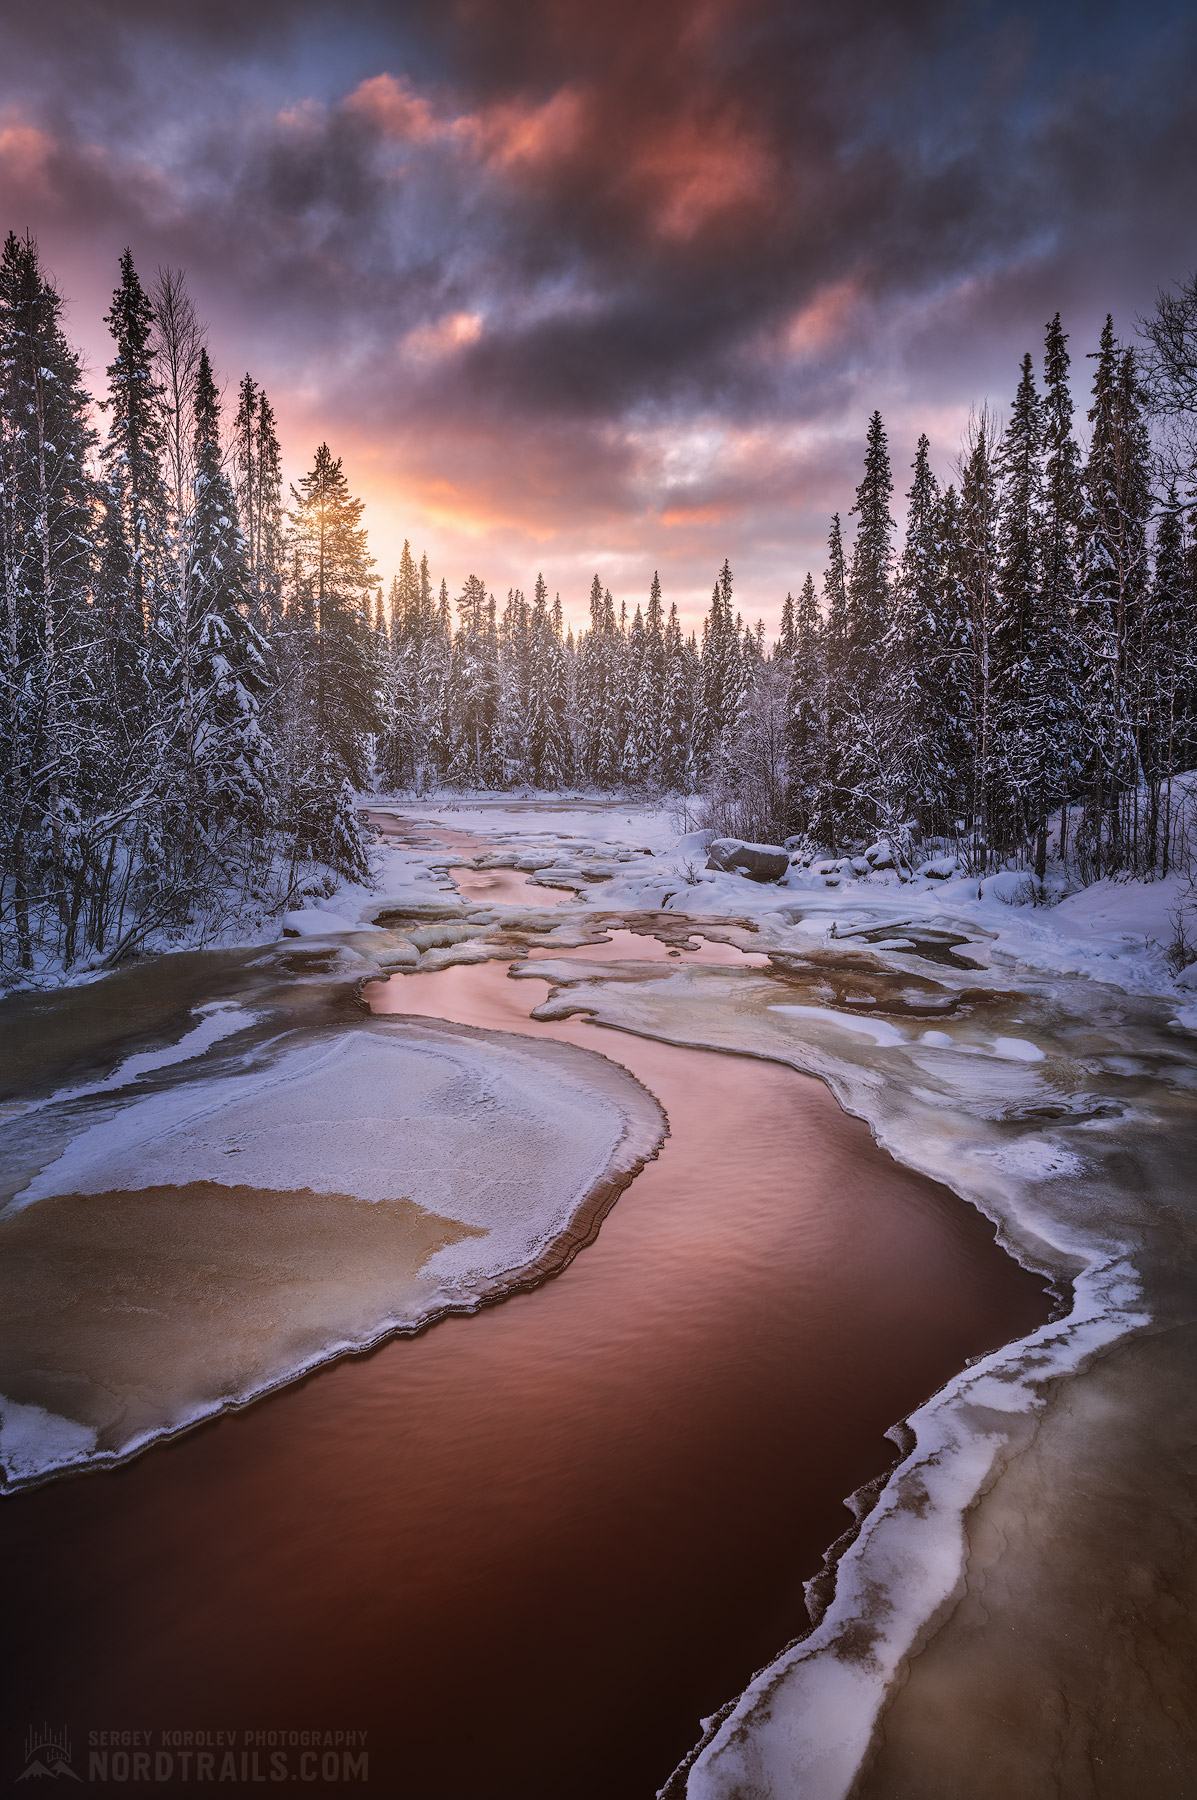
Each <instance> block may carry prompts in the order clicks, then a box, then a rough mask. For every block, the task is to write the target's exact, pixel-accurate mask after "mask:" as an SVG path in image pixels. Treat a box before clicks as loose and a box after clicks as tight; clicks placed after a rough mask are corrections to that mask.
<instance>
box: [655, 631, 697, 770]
mask: <svg viewBox="0 0 1197 1800" xmlns="http://www.w3.org/2000/svg"><path fill="white" fill-rule="evenodd" d="M664 654H665V683H664V693H663V696H662V700H661V740H660V746H661V747H660V761H659V763H658V768H659V780H660V784H661V788H662V791H663V792H665V793H667V794H687V793H689V792H690V791H691V789H692V788H693V786H694V756H693V741H692V727H693V718H694V703H695V694H696V689H697V679H696V675H697V672H696V669H695V667H694V664H695V661H696V658H695V657H694V654H693V651H692V650H691V649H690V648H689V647H688V646H687V643H686V640H685V638H684V637H683V635H682V627H681V621H680V620H679V618H678V614H677V603H676V601H673V602H671V603H670V607H669V618H668V620H667V622H666V625H665V641H664Z"/></svg>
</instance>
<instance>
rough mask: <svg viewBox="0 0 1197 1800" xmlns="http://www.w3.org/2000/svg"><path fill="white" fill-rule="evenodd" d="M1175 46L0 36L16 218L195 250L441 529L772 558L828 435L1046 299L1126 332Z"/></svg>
mask: <svg viewBox="0 0 1197 1800" xmlns="http://www.w3.org/2000/svg"><path fill="white" fill-rule="evenodd" d="M1195 42H1197V30H1195V27H1194V24H1193V22H1192V21H1191V20H1190V19H1189V17H1188V15H1187V13H1186V11H1185V10H1184V9H1181V8H1170V7H1167V6H1163V5H1156V6H1149V7H1146V8H1138V9H1134V10H1132V9H1131V8H1129V7H1125V8H1124V7H1121V6H1116V5H1106V6H1093V5H1088V6H1079V5H1078V6H1076V7H1069V6H1057V7H1054V8H1052V9H1045V8H1041V7H1034V8H1025V9H1019V8H1011V7H994V6H982V5H961V4H959V0H955V3H953V4H938V3H935V0H925V3H914V4H904V5H902V6H901V7H895V6H893V5H892V4H891V3H890V0H847V3H846V4H841V5H838V6H837V7H835V8H834V9H833V8H831V7H827V6H825V5H822V4H813V3H812V4H805V5H794V4H785V3H784V0H687V3H686V4H679V3H678V0H654V4H652V5H645V4H643V0H638V3H637V4H631V3H630V0H613V3H610V4H608V5H606V6H604V7H602V8H596V7H594V6H593V4H590V3H586V4H583V3H582V0H525V3H524V4H513V3H512V0H458V3H457V4H448V5H447V4H444V0H438V3H437V4H432V3H431V0H429V3H428V4H422V3H420V4H415V3H413V4H408V5H402V6H393V5H392V6H383V5H378V6H371V5H368V4H364V3H359V4H351V5H349V6H339V7H337V8H335V9H334V8H333V7H331V6H328V5H303V4H300V5H286V6H283V5H281V4H280V5H275V4H273V3H272V0H266V3H258V4H255V5H254V6H253V7H251V8H245V7H244V6H234V5H232V4H216V5H213V4H206V5H205V6H203V7H192V8H176V9H173V10H172V11H170V12H169V13H165V12H164V10H163V9H162V8H161V7H160V6H158V5H150V4H148V3H145V4H142V3H139V0H125V3H124V4H119V5H116V4H113V5H101V4H93V5H86V4H81V3H80V0H71V3H70V4H69V5H67V4H65V3H64V0H47V3H46V4H42V5H38V6H37V7H34V6H32V5H28V4H26V5H21V6H18V7H15V8H14V7H11V6H10V7H9V8H8V9H7V10H6V13H5V17H4V22H3V24H2V25H0V50H2V51H3V57H2V60H0V109H2V110H0V175H2V178H3V189H2V191H3V194H4V198H5V203H6V204H5V209H4V210H5V211H6V213H7V215H8V218H9V220H10V221H11V222H12V223H13V224H15V225H16V226H17V227H18V228H20V227H22V226H24V225H25V224H26V223H28V224H30V225H32V226H33V227H34V229H35V230H37V231H38V232H39V233H40V234H41V235H42V237H43V241H44V242H45V243H46V244H47V247H48V248H49V250H50V251H51V253H52V255H53V256H56V257H57V258H58V260H59V261H62V260H63V259H67V260H68V261H70V260H71V259H72V258H73V259H74V260H73V262H72V263H71V269H72V274H73V275H75V278H76V284H77V285H78V276H77V273H76V271H78V270H79V269H80V268H81V266H82V264H81V261H80V258H81V256H82V255H83V251H82V250H81V248H80V247H81V246H85V247H86V253H87V255H88V256H89V257H91V258H92V259H93V260H94V258H95V257H96V256H97V255H99V254H100V253H101V249H102V251H103V254H104V255H106V256H107V258H108V260H109V262H111V261H112V260H114V258H115V254H116V252H117V251H118V250H119V248H120V247H121V245H122V244H123V242H125V241H126V240H127V241H130V242H132V243H133V245H134V249H135V253H136V255H137V256H138V258H139V260H142V261H144V262H145V263H147V264H149V265H151V266H152V264H153V262H155V261H159V260H170V261H172V262H176V263H183V264H185V265H186V266H187V268H188V269H189V271H190V272H191V276H192V280H193V283H194V284H195V285H196V287H197V290H198V291H200V292H201V294H202V299H203V304H204V306H205V308H206V309H207V310H208V312H209V316H210V317H211V319H212V322H213V326H214V329H215V330H217V331H218V333H219V338H220V342H221V343H225V344H228V345H229V346H230V347H232V348H231V349H230V354H232V355H235V356H236V357H237V359H238V360H240V361H242V362H244V361H253V363H254V366H255V367H256V368H257V369H259V370H260V372H261V373H262V374H263V375H264V377H265V378H266V379H267V380H268V381H269V382H271V383H272V384H273V385H274V386H275V387H276V388H278V387H280V386H281V387H282V388H283V389H284V390H293V392H292V401H293V406H294V408H296V409H298V410H299V411H301V412H304V413H305V416H310V417H312V418H313V419H315V418H322V419H327V421H328V423H327V427H323V426H322V427H321V428H322V429H324V428H327V430H328V432H329V433H330V435H331V434H333V433H334V432H335V431H338V430H340V431H343V432H346V433H348V434H349V435H350V436H351V437H352V438H353V439H354V440H355V441H356V442H357V443H358V444H360V445H361V446H362V447H363V449H365V448H367V447H370V446H372V447H373V449H372V452H371V453H372V454H374V455H376V457H377V459H378V466H379V469H380V470H384V469H387V468H389V469H390V470H391V471H392V472H393V474H394V475H395V476H396V478H398V477H399V476H400V475H401V476H402V478H403V480H404V481H405V482H406V483H407V484H408V486H409V491H410V490H411V489H412V488H413V487H414V490H415V497H416V504H417V507H421V506H422V507H424V509H425V512H426V514H427V516H428V517H430V518H435V517H437V516H440V517H441V518H442V519H445V520H450V519H453V518H455V517H460V518H463V519H465V518H468V519H470V520H472V521H473V522H474V526H475V527H476V528H477V529H478V530H480V531H485V532H489V533H491V534H492V535H494V534H496V533H497V534H498V535H499V536H500V537H502V536H503V534H504V533H506V534H507V536H508V538H509V539H510V540H511V541H513V542H514V541H515V540H516V539H518V538H519V536H520V533H521V532H524V533H525V534H527V533H529V532H531V533H532V534H533V535H536V534H537V533H539V534H540V536H541V538H542V540H543V539H544V538H545V537H548V536H551V535H552V534H553V533H557V534H558V535H559V536H560V535H561V534H564V533H567V532H568V530H569V529H570V528H571V527H570V522H571V521H572V522H573V524H574V525H576V526H577V528H578V529H579V530H582V531H583V534H584V535H585V534H587V533H588V534H589V536H588V538H587V545H586V547H587V548H588V547H589V541H590V539H591V538H594V536H595V534H596V532H597V531H598V530H599V529H600V528H601V529H603V530H605V531H606V532H607V533H608V536H609V538H610V539H611V540H612V541H617V542H622V543H623V544H625V545H627V546H628V547H629V549H628V553H629V555H630V554H632V548H631V547H632V546H634V545H635V544H636V543H640V542H643V541H644V540H645V538H646V536H647V535H648V534H649V529H650V526H651V524H652V521H653V520H657V521H658V522H659V521H660V520H661V519H662V518H664V519H668V520H672V521H674V523H672V524H670V525H667V526H664V527H662V529H665V530H667V531H671V532H673V533H675V534H676V533H678V532H682V533H683V535H685V534H686V533H687V532H688V533H689V536H688V538H687V541H689V542H692V543H693V544H694V545H695V546H696V550H695V554H698V549H697V546H699V545H700V544H701V552H702V554H703V555H705V554H706V552H707V540H706V537H705V536H704V535H703V534H704V533H710V534H715V535H718V534H719V533H722V541H724V542H726V543H733V542H734V541H735V540H736V538H737V536H738V535H743V536H750V537H751V540H752V542H753V543H755V544H762V543H768V544H771V545H774V546H777V547H778V549H777V557H778V558H781V557H782V556H783V553H784V548H785V546H784V539H785V534H786V529H787V527H786V525H785V520H786V519H787V518H789V519H790V520H791V522H792V521H793V520H794V519H796V518H799V517H803V518H804V517H805V513H804V508H807V509H808V508H809V505H810V502H811V500H812V497H813V495H814V493H815V491H816V490H817V491H818V494H819V498H820V500H821V499H822V496H823V490H824V489H827V488H831V487H833V486H834V485H835V483H836V482H839V481H842V482H843V483H845V484H846V485H847V486H848V488H849V491H847V492H841V495H840V501H839V503H840V504H845V503H846V502H847V500H848V499H850V483H851V479H852V476H851V460H850V457H849V453H848V451H847V449H846V441H847V439H846V424H847V421H848V420H849V418H850V419H851V421H852V425H853V429H854V430H858V429H859V424H860V422H861V421H862V420H863V415H864V413H865V412H867V410H869V408H871V406H872V405H873V404H881V405H882V406H883V408H885V409H886V410H887V412H889V411H891V410H892V411H893V412H894V413H895V415H896V416H897V417H898V420H899V435H901V433H902V432H903V431H905V430H906V426H905V424H904V423H903V421H904V420H906V419H907V418H908V416H909V415H911V414H913V413H917V411H918V407H919V404H920V403H921V404H923V405H924V406H925V408H926V409H927V411H928V413H929V414H931V415H932V416H934V417H939V416H942V415H943V414H944V413H945V412H946V411H948V410H950V409H951V408H952V407H953V406H954V407H955V408H956V409H957V411H966V410H967V405H968V403H969V401H970V400H972V399H976V398H980V397H984V395H985V394H987V393H988V394H990V395H991V397H993V398H1001V397H1002V395H1003V394H1004V392H1005V390H1006V389H1007V388H1009V387H1010V386H1011V385H1012V381H1013V371H1014V364H1015V360H1016V357H1017V355H1018V354H1020V353H1021V351H1022V349H1023V348H1032V349H1034V348H1037V346H1038V342H1039V339H1040V334H1041V331H1042V326H1043V322H1044V320H1045V319H1046V318H1047V317H1048V316H1049V314H1050V312H1052V311H1054V310H1055V308H1056V307H1057V306H1061V307H1062V308H1064V309H1065V311H1066V312H1068V311H1070V310H1071V311H1073V312H1075V313H1076V315H1077V316H1078V318H1079V320H1080V328H1081V329H1082V330H1083V331H1085V332H1090V333H1091V331H1092V329H1093V328H1094V322H1095V320H1096V319H1097V317H1098V316H1099V314H1101V313H1104V311H1105V310H1106V309H1107V308H1112V309H1113V310H1114V311H1115V313H1116V314H1118V315H1120V316H1119V323H1120V325H1121V326H1122V328H1123V329H1124V330H1129V329H1130V327H1131V325H1132V315H1133V312H1134V310H1135V309H1136V308H1142V307H1143V306H1145V305H1146V304H1148V303H1149V301H1150V297H1151V293H1152V291H1153V289H1154V287H1155V286H1156V285H1157V283H1159V282H1167V281H1169V280H1171V279H1173V278H1175V277H1176V276H1177V275H1179V274H1182V273H1184V272H1185V271H1186V270H1187V269H1188V268H1189V267H1190V266H1191V265H1192V264H1193V263H1194V262H1197V243H1195V242H1194V241H1193V233H1194V227H1193V224H1192V220H1193V208H1192V173H1191V172H1192V170H1193V168H1194V166H1195V165H1194V150H1195V149H1197V144H1195V143H1194V133H1195V130H1197V127H1195V126H1194V123H1193V121H1194V118H1197V109H1195V108H1194V106H1193V99H1194V93H1193V88H1194V69H1195V67H1197V62H1195V55H1194V49H1195ZM105 279H107V277H105ZM1074 347H1075V348H1077V349H1078V350H1079V349H1081V348H1082V347H1083V346H1081V345H1080V344H1077V345H1075V346H1074ZM804 434H805V435H804ZM907 435H909V433H908V432H907ZM854 454H855V452H852V455H854ZM388 459H389V461H388ZM380 479H381V476H380ZM438 496H439V499H438ZM438 507H439V509H440V511H439V514H438V511H437V509H438ZM686 520H689V521H690V522H691V523H690V524H689V525H686V524H684V521H686ZM446 529H447V527H446ZM789 529H790V532H791V536H792V535H793V525H792V523H791V526H790V528H789ZM799 534H800V535H806V526H805V524H803V525H802V526H801V528H800V533H799ZM816 535H817V536H819V537H821V535H822V527H820V528H819V530H818V532H817V534H816ZM576 538H577V533H576V531H575V538H574V540H571V541H576ZM561 541H562V542H564V537H563V536H562V538H561ZM672 541H674V542H677V541H680V540H679V539H678V538H677V537H676V535H675V537H674V539H673V540H672ZM570 554H572V552H571V553H570ZM578 554H579V555H581V549H579V550H578ZM774 560H775V559H772V553H770V559H767V562H768V567H769V568H772V567H773V566H774ZM761 566H762V568H764V566H765V564H764V563H762V565H761ZM524 579H526V575H525V576H524Z"/></svg>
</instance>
